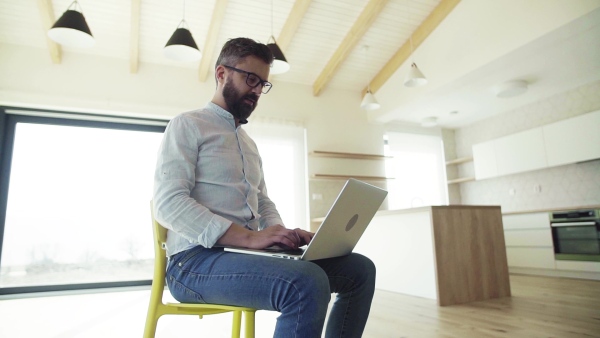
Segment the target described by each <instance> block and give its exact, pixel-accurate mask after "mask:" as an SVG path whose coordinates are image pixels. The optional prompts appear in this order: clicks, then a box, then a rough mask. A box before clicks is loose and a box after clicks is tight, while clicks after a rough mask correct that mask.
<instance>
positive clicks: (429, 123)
mask: <svg viewBox="0 0 600 338" xmlns="http://www.w3.org/2000/svg"><path fill="white" fill-rule="evenodd" d="M437 120H438V119H437V117H435V116H429V117H426V118H424V119H422V120H421V127H426V128H431V127H435V126H437Z"/></svg>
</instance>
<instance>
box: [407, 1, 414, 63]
mask: <svg viewBox="0 0 600 338" xmlns="http://www.w3.org/2000/svg"><path fill="white" fill-rule="evenodd" d="M407 12H408V23H409V24H410V19H411V13H410V6H408V11H407ZM412 37H413V33H412V32H411V33H410V37H409V38H408V40H409V41H410V63H412V64H414V63H415V55H414V54H415V53H414V50H413V43H412Z"/></svg>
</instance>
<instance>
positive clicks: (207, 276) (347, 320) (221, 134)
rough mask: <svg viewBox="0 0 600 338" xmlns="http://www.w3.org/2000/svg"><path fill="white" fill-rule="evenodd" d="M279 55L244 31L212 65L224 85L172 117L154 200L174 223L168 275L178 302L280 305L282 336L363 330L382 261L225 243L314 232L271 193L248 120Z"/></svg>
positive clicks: (289, 238)
mask: <svg viewBox="0 0 600 338" xmlns="http://www.w3.org/2000/svg"><path fill="white" fill-rule="evenodd" d="M272 61H273V56H272V54H271V52H270V51H269V49H268V47H267V46H266V45H264V44H261V43H257V42H255V41H253V40H250V39H246V38H237V39H232V40H229V41H228V42H227V43H226V44H225V45H224V46H223V49H222V50H221V54H220V56H219V58H218V60H217V63H216V68H215V78H216V82H217V89H216V92H215V94H214V96H213V99H212V101H211V102H209V103H208V104H207V106H206V107H204V108H203V109H199V110H195V111H191V112H187V113H183V114H181V115H179V116H177V117H175V118H173V120H171V122H169V125H168V126H167V129H166V130H165V134H164V138H163V142H162V144H161V146H160V150H159V153H158V161H157V167H156V174H155V186H154V205H155V213H156V215H155V217H156V219H157V220H158V221H159V222H160V223H161V224H163V225H164V226H165V227H167V228H168V237H167V254H168V255H169V265H168V267H167V284H168V285H169V290H170V291H171V293H172V295H173V297H175V299H177V300H178V301H181V302H190V303H216V304H228V305H237V306H247V307H252V308H256V309H265V310H273V311H279V312H280V313H281V315H280V316H279V317H278V319H277V325H276V327H275V334H274V336H275V337H298V338H310V337H315V338H316V337H321V332H322V330H323V326H324V322H325V315H326V312H327V306H328V304H329V300H330V297H331V293H337V294H338V295H337V298H336V302H335V304H334V306H333V309H332V311H331V314H330V316H329V318H330V319H329V321H328V323H327V329H326V336H327V337H360V336H361V335H362V332H363V329H364V326H365V324H366V321H367V317H368V315H369V310H370V306H371V300H372V298H373V292H374V287H375V266H374V265H373V263H372V262H371V261H370V260H369V259H368V258H366V257H364V256H361V255H359V254H354V253H353V254H350V255H348V256H344V257H337V258H330V259H323V260H318V261H313V262H306V261H291V260H285V259H278V258H271V257H263V256H254V255H244V254H237V253H230V252H225V251H223V249H222V248H221V247H220V246H226V245H231V246H241V247H248V248H255V249H262V248H266V247H269V246H272V245H280V246H284V247H290V248H298V247H300V246H302V245H305V244H308V243H309V242H310V240H311V239H312V237H313V233H310V232H307V231H304V230H301V229H295V230H291V229H287V228H285V226H284V225H283V221H282V220H281V218H280V216H279V213H278V212H277V209H276V208H275V204H274V203H273V202H272V201H271V200H270V199H269V197H268V195H267V189H266V186H265V181H264V177H263V171H262V163H261V159H260V156H259V153H258V149H257V147H256V145H255V143H254V142H253V141H252V140H251V139H250V137H249V136H248V135H247V134H246V132H245V131H244V129H243V128H242V125H243V124H245V123H247V122H248V121H247V119H248V117H249V116H250V114H251V113H252V111H254V109H255V108H256V105H257V103H258V99H259V98H260V96H261V94H266V93H267V92H268V91H269V90H270V89H271V87H272V86H271V83H269V82H268V81H266V79H268V77H269V70H270V64H271V63H272Z"/></svg>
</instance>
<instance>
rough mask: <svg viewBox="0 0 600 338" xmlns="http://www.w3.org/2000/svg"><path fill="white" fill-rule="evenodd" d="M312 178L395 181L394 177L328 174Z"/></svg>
mask: <svg viewBox="0 0 600 338" xmlns="http://www.w3.org/2000/svg"><path fill="white" fill-rule="evenodd" d="M312 178H315V179H333V180H347V179H350V178H355V179H357V180H362V181H385V180H393V179H394V178H393V177H384V176H359V175H328V174H314V175H313V176H312Z"/></svg>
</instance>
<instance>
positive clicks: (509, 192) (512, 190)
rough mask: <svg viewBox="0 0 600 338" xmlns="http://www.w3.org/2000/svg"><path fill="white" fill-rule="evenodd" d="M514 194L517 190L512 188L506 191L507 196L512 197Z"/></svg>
mask: <svg viewBox="0 0 600 338" xmlns="http://www.w3.org/2000/svg"><path fill="white" fill-rule="evenodd" d="M516 193H517V190H515V189H514V188H512V189H509V190H508V194H509V195H511V196H514V195H515V194H516Z"/></svg>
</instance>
